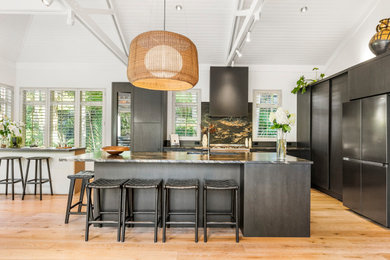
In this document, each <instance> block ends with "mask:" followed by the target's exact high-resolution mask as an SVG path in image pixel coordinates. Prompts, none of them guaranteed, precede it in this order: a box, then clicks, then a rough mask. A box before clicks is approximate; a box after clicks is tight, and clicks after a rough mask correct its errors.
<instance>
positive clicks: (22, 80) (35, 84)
mask: <svg viewBox="0 0 390 260" xmlns="http://www.w3.org/2000/svg"><path fill="white" fill-rule="evenodd" d="M126 69H127V67H126V66H125V65H123V64H121V63H119V62H118V63H106V64H99V63H89V64H88V63H18V64H17V72H16V88H15V103H16V104H15V108H16V109H15V112H14V115H15V119H16V120H20V88H24V87H29V88H88V89H104V91H105V101H104V102H105V109H104V113H105V126H104V140H103V141H104V145H109V144H110V142H111V83H112V82H126V81H127V77H126Z"/></svg>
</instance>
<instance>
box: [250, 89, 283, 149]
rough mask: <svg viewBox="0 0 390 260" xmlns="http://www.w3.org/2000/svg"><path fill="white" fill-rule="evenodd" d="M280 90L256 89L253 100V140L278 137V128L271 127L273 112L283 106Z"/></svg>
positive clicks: (267, 139)
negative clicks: (270, 117) (270, 116)
mask: <svg viewBox="0 0 390 260" xmlns="http://www.w3.org/2000/svg"><path fill="white" fill-rule="evenodd" d="M281 98H282V93H281V91H280V90H255V91H254V102H253V140H254V141H256V140H257V141H269V140H273V139H274V138H275V137H276V130H275V129H271V126H272V123H271V122H270V121H269V115H270V113H271V112H275V111H276V110H277V108H278V107H280V106H281Z"/></svg>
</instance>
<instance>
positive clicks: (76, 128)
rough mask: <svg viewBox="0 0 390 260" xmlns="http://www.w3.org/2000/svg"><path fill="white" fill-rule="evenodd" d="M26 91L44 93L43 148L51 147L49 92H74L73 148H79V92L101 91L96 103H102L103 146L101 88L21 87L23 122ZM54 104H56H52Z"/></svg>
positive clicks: (104, 99)
mask: <svg viewBox="0 0 390 260" xmlns="http://www.w3.org/2000/svg"><path fill="white" fill-rule="evenodd" d="M26 90H27V91H28V90H41V91H44V92H45V95H46V100H45V111H46V115H45V130H44V142H43V145H44V146H45V147H51V144H50V142H51V122H50V115H51V109H52V104H53V103H52V102H51V92H52V91H74V92H75V102H74V105H75V109H74V111H75V119H74V120H75V125H74V140H75V141H74V146H75V147H81V105H82V104H83V103H84V102H82V101H81V92H82V91H101V92H102V93H103V101H102V102H100V101H99V102H98V103H102V112H103V117H102V124H103V126H102V144H105V139H106V138H105V131H106V130H105V125H106V112H105V106H106V102H107V101H106V99H107V96H106V90H105V89H102V88H96V89H95V88H33V87H22V88H20V90H19V97H20V104H19V107H20V110H19V111H20V113H19V115H20V118H21V120H23V114H24V109H23V106H24V98H23V92H24V91H26ZM54 103H56V102H54Z"/></svg>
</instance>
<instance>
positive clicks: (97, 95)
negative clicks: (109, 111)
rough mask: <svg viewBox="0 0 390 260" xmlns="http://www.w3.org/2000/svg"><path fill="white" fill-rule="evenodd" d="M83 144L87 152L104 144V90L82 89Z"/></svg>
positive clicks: (81, 137) (81, 132)
mask: <svg viewBox="0 0 390 260" xmlns="http://www.w3.org/2000/svg"><path fill="white" fill-rule="evenodd" d="M80 113H81V116H80V118H81V124H80V126H81V130H80V139H81V140H80V143H81V146H83V147H86V148H87V152H90V151H95V150H99V149H100V148H101V147H102V144H103V91H81V95H80Z"/></svg>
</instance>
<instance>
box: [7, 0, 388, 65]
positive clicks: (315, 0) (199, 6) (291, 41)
mask: <svg viewBox="0 0 390 260" xmlns="http://www.w3.org/2000/svg"><path fill="white" fill-rule="evenodd" d="M7 1H8V2H12V6H10V5H8V6H7V5H6V2H7ZM20 1H22V0H20ZM24 1H26V0H24ZM29 1H34V3H35V2H41V1H40V0H29ZM55 1H58V2H59V3H61V4H60V5H56V6H55V7H56V8H57V9H58V8H60V7H61V6H66V5H64V4H62V1H61V0H55ZM77 1H78V2H79V3H80V6H82V7H85V8H106V7H107V4H106V1H105V0H77ZM166 1H167V13H166V29H167V30H169V31H174V32H178V33H181V34H184V35H186V36H187V37H189V38H190V39H191V40H192V41H193V42H194V43H195V44H196V46H197V48H198V54H199V62H200V63H203V64H225V61H226V58H227V55H228V51H229V50H228V48H229V45H230V40H231V34H232V27H233V21H234V13H235V8H236V6H237V3H238V0H196V1H195V0H166ZM251 1H252V0H244V8H246V7H249V5H250V3H251ZM377 1H378V0H326V1H324V0H265V3H264V6H263V9H262V13H261V18H260V20H259V21H258V22H257V23H256V25H255V27H254V30H253V31H252V33H251V36H252V37H251V38H252V41H251V42H250V43H246V44H245V45H244V47H243V49H242V50H241V51H242V53H243V57H242V58H240V59H237V58H236V59H235V61H236V64H297V65H304V64H310V65H312V64H318V65H322V64H325V63H326V62H327V60H328V59H329V58H330V57H331V55H332V54H333V52H334V51H335V49H336V48H337V46H338V45H339V44H340V43H341V42H342V41H343V40H344V39H345V38H346V37H348V35H349V34H351V32H352V31H353V29H354V28H355V27H356V26H358V25H359V24H360V22H361V21H362V19H364V17H365V16H367V15H368V13H369V10H370V9H371V8H372V7H373V6H374V5H375V3H376V2H377ZM382 1H388V0H382ZM112 2H113V3H114V4H115V6H116V9H117V14H118V19H119V23H120V27H121V28H122V30H123V33H124V38H125V42H126V45H127V46H129V44H130V42H131V40H132V39H133V38H134V37H135V36H136V35H138V34H139V33H142V32H145V31H149V30H161V29H162V28H163V17H164V16H163V3H164V1H163V0H142V1H141V0H112ZM0 3H1V5H0V13H1V12H2V10H3V12H2V13H6V12H5V10H8V11H9V9H10V8H16V6H17V5H15V1H14V0H0ZM35 4H36V3H35ZM178 4H180V5H182V6H183V10H181V11H177V10H176V9H175V6H176V5H178ZM304 5H307V6H308V8H309V10H308V12H306V13H304V14H302V13H300V11H299V9H300V8H301V7H302V6H304ZM34 8H36V7H35V6H34ZM20 9H23V6H20ZM58 10H60V9H58ZM38 11H39V10H38ZM38 11H37V10H35V9H34V12H35V13H36V12H38ZM44 11H47V10H44ZM63 11H64V12H63V13H60V12H57V13H56V14H54V13H53V14H51V15H37V14H30V15H27V14H25V15H21V14H18V15H17V14H7V15H5V14H0V56H1V57H4V58H6V59H8V60H11V61H18V62H117V60H116V57H115V56H114V55H112V53H110V52H109V51H108V50H107V48H105V47H104V46H103V45H102V44H101V43H100V42H99V41H98V40H97V39H96V38H95V37H94V36H92V35H91V33H90V32H89V31H88V30H86V29H85V28H84V27H83V26H82V25H81V24H80V23H79V22H78V21H76V23H75V25H73V26H69V25H67V24H66V9H64V10H63ZM26 13H28V12H26ZM93 18H94V20H95V21H96V23H97V24H99V26H101V28H102V29H103V30H104V31H105V32H106V34H107V35H109V37H110V38H111V39H112V40H113V41H114V42H115V43H116V44H117V45H118V46H120V41H119V38H118V35H117V33H116V31H115V26H114V25H113V22H112V19H111V17H110V16H104V15H94V16H93ZM5 39H6V40H5Z"/></svg>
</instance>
